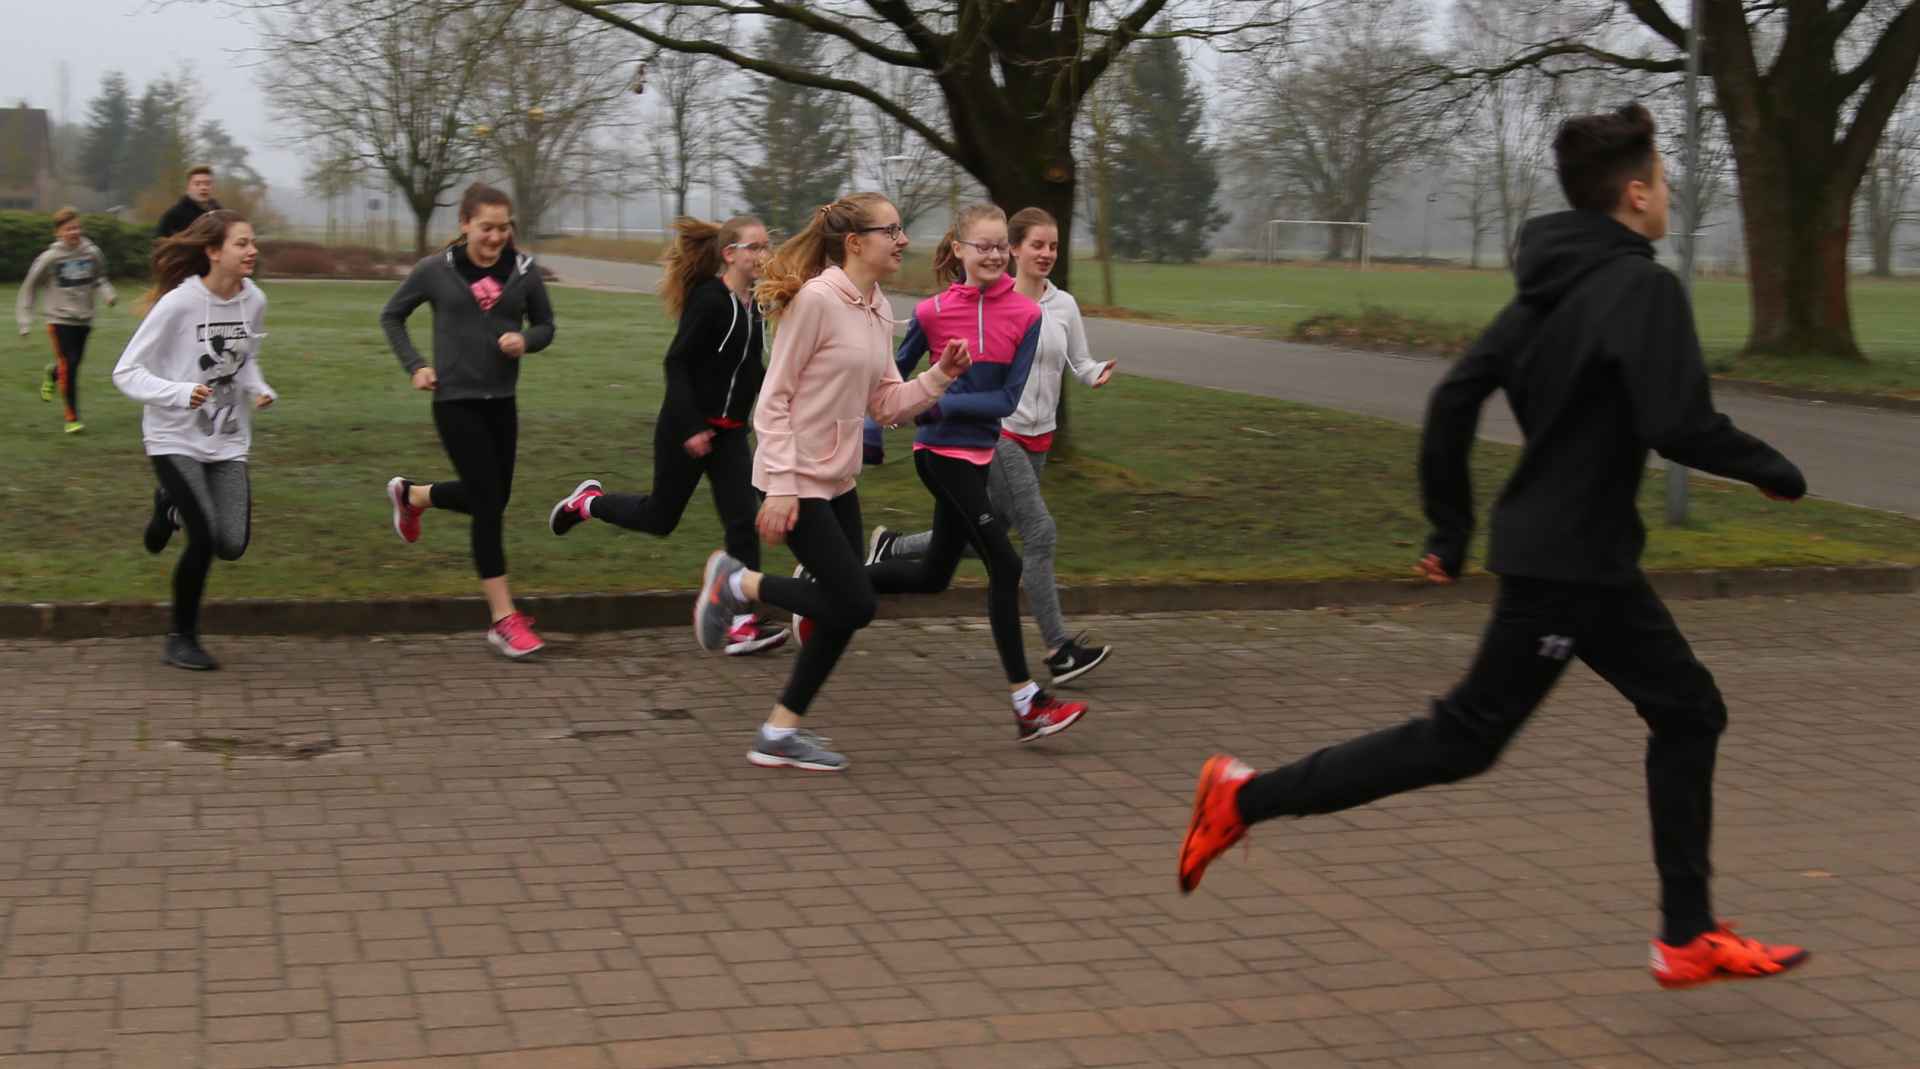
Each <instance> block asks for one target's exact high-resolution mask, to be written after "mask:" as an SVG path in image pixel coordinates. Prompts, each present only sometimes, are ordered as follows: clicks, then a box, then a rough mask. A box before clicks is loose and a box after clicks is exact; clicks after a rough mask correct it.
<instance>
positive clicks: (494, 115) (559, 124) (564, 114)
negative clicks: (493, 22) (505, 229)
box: [416, 0, 635, 238]
mask: <svg viewBox="0 0 1920 1069" xmlns="http://www.w3.org/2000/svg"><path fill="white" fill-rule="evenodd" d="M416 2H417V3H421V4H438V5H441V6H445V7H453V8H459V7H465V6H470V5H471V4H472V3H473V0H416ZM480 10H481V11H483V12H485V13H486V15H487V16H488V17H492V18H499V19H500V23H499V27H500V28H499V33H498V35H497V36H496V37H495V38H494V39H493V41H492V42H491V43H490V44H489V45H488V46H487V47H488V51H489V53H490V55H489V56H488V58H487V61H486V63H485V64H484V65H483V66H482V74H481V77H480V79H479V82H478V85H477V91H476V93H475V97H474V99H473V100H472V101H470V102H469V104H468V108H469V111H470V113H471V114H473V115H474V116H476V118H477V119H478V122H479V123H480V128H481V129H483V130H485V131H486V137H485V141H486V143H487V145H488V149H487V153H488V156H489V157H490V159H489V160H488V161H487V162H488V163H491V164H492V165H493V166H495V167H498V168H499V169H500V170H501V171H503V172H505V174H506V176H507V180H508V182H509V183H510V184H511V185H512V187H513V201H514V224H515V227H516V229H518V230H520V231H522V232H523V233H525V234H526V235H527V236H528V237H530V238H537V237H538V236H539V234H540V231H541V228H542V226H543V225H544V223H545V221H546V217H547V213H548V212H549V211H550V210H551V209H553V208H556V207H558V205H559V202H560V200H561V198H562V197H563V196H565V195H567V194H568V193H570V192H572V190H570V189H569V181H570V179H572V178H573V177H574V176H575V175H576V174H577V173H579V172H581V171H582V170H583V168H587V167H589V166H591V164H590V161H587V160H584V159H582V158H581V155H582V153H583V151H584V150H585V148H586V146H587V145H588V143H589V141H590V140H591V138H592V137H593V136H594V135H595V134H596V133H599V132H601V131H603V130H607V129H610V128H613V127H614V126H616V125H618V124H619V122H620V120H621V119H622V118H624V116H623V114H622V113H623V111H624V109H626V108H627V107H628V106H629V103H630V102H631V101H632V100H633V99H634V98H633V94H632V92H631V87H632V86H633V84H634V82H633V73H634V64H635V59H634V56H633V54H632V48H631V43H630V42H629V41H627V40H626V39H625V35H622V34H617V33H613V32H610V31H608V30H607V28H606V27H605V26H603V25H602V24H601V23H599V22H598V21H596V20H593V19H587V18H582V17H581V16H580V15H578V14H577V13H575V12H572V11H569V10H566V9H564V8H560V7H556V6H553V5H549V4H539V5H533V4H523V3H518V2H511V0H490V2H489V3H488V4H483V5H482V7H481V8H480Z"/></svg>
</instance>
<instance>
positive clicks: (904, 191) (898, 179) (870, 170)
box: [853, 61, 949, 227]
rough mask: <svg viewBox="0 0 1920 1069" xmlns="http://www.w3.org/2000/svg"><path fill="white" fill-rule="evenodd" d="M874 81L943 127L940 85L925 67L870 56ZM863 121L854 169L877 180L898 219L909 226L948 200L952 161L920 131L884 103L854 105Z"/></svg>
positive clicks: (856, 140)
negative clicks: (878, 60)
mask: <svg viewBox="0 0 1920 1069" xmlns="http://www.w3.org/2000/svg"><path fill="white" fill-rule="evenodd" d="M864 66H865V67H866V68H868V69H869V70H871V71H872V74H871V77H872V79H873V81H874V84H875V85H877V86H879V87H880V88H881V89H883V90H884V91H885V92H886V94H887V96H888V97H889V98H890V99H892V100H893V101H895V102H896V103H898V104H900V105H901V106H902V107H904V108H906V109H907V110H908V111H910V112H912V113H913V114H915V115H918V116H921V117H922V119H923V120H925V121H926V122H927V123H929V124H930V125H934V126H936V127H938V126H944V125H945V123H946V119H945V117H944V116H943V115H941V114H940V110H939V89H938V87H936V86H935V85H934V83H933V79H931V78H929V77H927V75H926V73H925V72H924V71H917V70H913V69H911V68H907V67H894V66H889V65H887V64H884V63H875V62H871V61H868V62H866V63H865V64H864ZM854 121H855V122H856V123H858V124H859V130H858V132H857V133H856V134H855V137H854V142H853V149H854V153H855V155H856V156H857V157H858V161H857V162H856V164H855V172H856V173H857V174H859V175H860V176H862V177H864V178H867V179H870V180H872V181H873V182H874V183H875V186H876V188H878V189H879V190H880V192H882V193H884V194H886V197H887V199H888V200H890V201H892V202H893V206H894V207H895V208H898V209H899V210H900V222H901V223H902V224H904V225H905V226H908V227H911V226H913V224H914V223H915V221H917V220H919V219H920V218H921V217H922V216H924V215H926V214H927V213H928V212H930V211H932V210H934V209H935V208H938V207H939V206H940V205H941V202H942V201H944V200H946V197H947V187H948V184H949V183H948V170H949V168H948V161H947V159H946V158H945V157H944V156H942V155H941V154H940V151H939V150H938V149H936V148H935V147H934V146H932V145H931V144H928V143H927V140H926V139H925V138H923V137H921V136H920V135H919V134H916V133H914V132H913V131H912V130H911V129H909V128H907V127H906V126H904V125H902V124H901V122H900V121H899V120H898V119H896V118H894V117H893V116H892V115H891V114H889V113H887V112H886V111H884V110H883V109H881V108H877V107H874V106H873V105H871V104H862V105H861V106H858V107H856V108H855V109H854Z"/></svg>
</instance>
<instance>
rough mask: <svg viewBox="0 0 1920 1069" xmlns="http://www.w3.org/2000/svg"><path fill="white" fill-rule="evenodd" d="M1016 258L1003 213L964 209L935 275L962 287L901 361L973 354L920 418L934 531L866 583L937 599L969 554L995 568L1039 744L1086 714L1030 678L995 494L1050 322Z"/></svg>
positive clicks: (921, 462)
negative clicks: (1010, 424)
mask: <svg viewBox="0 0 1920 1069" xmlns="http://www.w3.org/2000/svg"><path fill="white" fill-rule="evenodd" d="M1011 252H1012V249H1011V246H1010V245H1009V243H1008V230H1007V216H1006V213H1005V212H1002V211H1001V210H1000V209H999V208H996V207H994V206H993V205H991V204H975V205H971V206H969V207H967V208H965V209H962V210H961V212H960V215H959V217H958V218H957V219H955V220H954V224H953V229H952V230H950V231H948V233H947V238H946V240H944V241H942V242H941V243H940V247H939V248H938V249H936V250H934V256H933V270H934V276H935V277H936V278H942V279H949V280H952V281H953V284H952V285H951V286H949V287H948V288H947V290H946V292H944V293H940V294H937V295H935V296H932V297H929V298H927V299H926V300H924V301H921V302H920V304H919V306H918V307H916V308H915V309H914V312H913V323H912V325H911V326H910V327H908V329H907V336H906V339H905V340H904V341H902V342H901V343H900V349H899V351H898V353H897V354H896V361H897V363H898V364H899V366H900V371H901V373H902V374H905V373H906V372H908V371H910V370H912V369H913V367H914V365H916V364H918V363H919V362H920V358H921V356H922V355H924V354H926V353H927V352H929V351H938V350H939V349H941V348H942V347H944V346H946V345H949V344H951V343H952V342H953V341H954V340H956V339H960V340H964V342H965V344H966V345H967V347H968V349H969V350H970V351H971V352H972V354H973V366H972V367H971V368H969V369H968V371H967V373H966V374H965V375H962V376H961V377H960V381H958V382H956V383H954V384H953V387H952V388H951V389H949V390H948V391H947V395H946V396H945V397H944V398H941V400H940V403H939V404H937V405H935V406H933V408H932V409H930V410H928V411H927V412H926V413H924V414H922V415H921V416H920V418H919V419H918V420H917V421H916V422H918V423H919V424H920V430H919V433H917V434H915V435H914V440H913V467H914V471H916V472H917V473H918V474H919V476H920V482H921V483H922V484H924V485H925V486H926V488H927V490H928V492H930V493H932V494H933V530H932V532H931V537H930V538H929V539H928V541H927V546H926V551H925V553H924V555H922V556H920V557H918V558H895V559H892V560H887V561H882V562H879V563H875V564H872V565H870V566H869V567H868V569H867V575H868V577H869V578H871V579H872V581H873V587H874V589H875V590H878V591H880V592H881V593H883V594H886V593H896V592H898V593H916V594H937V593H939V592H940V591H942V590H945V589H946V588H947V587H948V586H949V585H951V584H952V582H953V573H954V569H956V568H957V567H959V564H960V558H961V556H962V555H963V554H965V552H966V551H967V549H968V548H969V547H971V548H972V550H973V551H974V553H975V554H976V555H977V556H978V557H979V558H980V560H981V562H982V563H984V564H985V565H986V566H987V619H988V620H989V622H990V623H991V624H992V628H993V644H994V646H995V647H996V648H997V649H998V650H999V652H1000V665H1001V667H1002V668H1003V669H1005V670H1006V675H1007V684H1008V686H1009V687H1010V689H1011V691H1012V695H1013V711H1014V728H1015V733H1016V736H1017V737H1018V738H1019V740H1020V741H1021V742H1032V741H1034V740H1035V739H1043V738H1046V737H1047V736H1049V735H1054V734H1057V733H1059V732H1062V731H1065V730H1066V729H1067V728H1069V727H1072V726H1073V725H1074V723H1075V722H1077V721H1078V720H1079V719H1080V718H1081V717H1082V716H1084V715H1086V712H1087V706H1086V704H1085V703H1083V702H1063V701H1060V700H1058V699H1057V698H1054V697H1053V696H1051V695H1049V694H1048V693H1047V692H1046V691H1043V690H1041V689H1040V687H1039V684H1037V683H1035V682H1034V681H1033V677H1032V675H1030V674H1029V673H1028V671H1027V653H1026V647H1025V646H1024V645H1023V644H1022V642H1021V637H1020V571H1021V567H1020V556H1019V554H1017V553H1015V552H1014V551H1013V544H1012V542H1010V541H1009V540H1008V538H1007V525H1006V523H1005V521H1004V519H1003V518H1002V517H1003V515H1004V514H1003V513H1002V512H1001V511H1000V510H997V509H996V508H995V507H994V505H993V503H992V501H991V499H990V497H989V495H988V492H987V484H988V469H989V466H990V465H991V464H992V463H993V458H994V450H995V449H996V447H997V446H998V444H999V442H1000V422H1001V421H1002V420H1004V419H1006V418H1007V417H1008V416H1010V415H1012V414H1013V412H1014V409H1015V408H1016V407H1018V405H1019V404H1020V397H1021V395H1022V394H1023V393H1025V391H1026V388H1027V377H1028V375H1029V373H1030V372H1031V371H1032V369H1033V361H1034V354H1035V352H1036V351H1037V349H1038V348H1039V344H1040V335H1041V330H1042V325H1043V319H1044V315H1043V313H1042V312H1041V310H1040V305H1039V304H1038V303H1036V302H1035V301H1033V300H1032V299H1031V298H1029V297H1025V296H1022V295H1021V294H1020V293H1019V292H1017V291H1016V290H1015V288H1014V280H1013V277H1012V276H1011V275H1009V274H1007V267H1008V265H1009V264H1010V263H1011V256H1010V254H1011Z"/></svg>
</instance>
